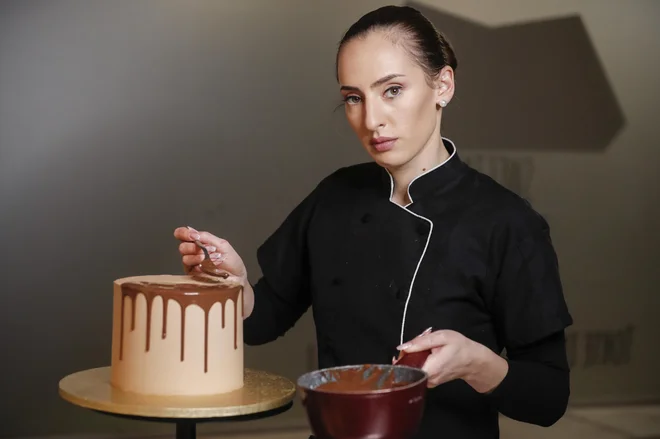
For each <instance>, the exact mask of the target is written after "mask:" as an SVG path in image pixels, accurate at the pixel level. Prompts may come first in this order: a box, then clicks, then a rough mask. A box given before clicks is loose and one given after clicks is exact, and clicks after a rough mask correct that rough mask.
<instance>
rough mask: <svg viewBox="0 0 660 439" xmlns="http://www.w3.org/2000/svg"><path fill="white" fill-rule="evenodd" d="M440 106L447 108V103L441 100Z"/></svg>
mask: <svg viewBox="0 0 660 439" xmlns="http://www.w3.org/2000/svg"><path fill="white" fill-rule="evenodd" d="M440 106H441V107H443V108H444V107H446V106H447V101H445V100H444V99H443V100H441V101H440Z"/></svg>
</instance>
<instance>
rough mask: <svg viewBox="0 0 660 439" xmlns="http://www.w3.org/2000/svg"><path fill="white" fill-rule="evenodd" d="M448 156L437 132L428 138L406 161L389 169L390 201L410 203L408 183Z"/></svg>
mask: <svg viewBox="0 0 660 439" xmlns="http://www.w3.org/2000/svg"><path fill="white" fill-rule="evenodd" d="M448 158H449V152H447V149H446V148H445V145H444V143H443V142H442V137H441V136H440V133H438V134H437V135H434V136H433V137H432V138H431V139H429V142H428V143H427V144H426V146H424V148H422V150H421V151H420V152H419V154H417V155H416V156H415V157H414V158H413V159H412V160H410V161H409V162H408V163H406V164H404V165H402V166H400V167H398V168H393V169H389V171H390V174H392V178H393V179H394V191H393V193H392V201H393V202H395V203H397V204H399V205H402V206H405V205H407V204H410V202H411V201H412V200H410V198H409V197H408V186H410V183H411V182H412V181H413V180H414V179H415V178H417V177H418V176H420V175H422V174H423V173H425V172H427V171H428V170H430V169H432V168H434V167H436V166H438V165H439V164H440V163H442V162H444V161H445V160H447V159H448Z"/></svg>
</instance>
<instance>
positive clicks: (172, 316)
mask: <svg viewBox="0 0 660 439" xmlns="http://www.w3.org/2000/svg"><path fill="white" fill-rule="evenodd" d="M113 288H114V291H113V333H112V362H111V384H112V386H114V387H116V388H118V389H121V390H124V391H129V392H135V393H142V394H153V395H205V394H217V393H226V392H230V391H232V390H236V389H239V388H241V387H242V386H243V369H244V368H243V358H244V355H243V312H244V311H243V291H242V287H241V286H240V285H239V284H236V283H233V282H232V281H228V280H225V279H210V278H208V277H204V276H183V275H182V276H176V275H155V276H134V277H128V278H123V279H117V280H116V281H115V282H114V286H113Z"/></svg>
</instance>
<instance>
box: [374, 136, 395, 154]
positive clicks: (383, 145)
mask: <svg viewBox="0 0 660 439" xmlns="http://www.w3.org/2000/svg"><path fill="white" fill-rule="evenodd" d="M396 140H397V139H396V137H375V138H373V139H371V141H370V142H369V143H370V144H371V146H373V147H374V149H375V150H376V151H378V152H384V151H389V150H390V149H392V148H393V147H394V143H395V142H396Z"/></svg>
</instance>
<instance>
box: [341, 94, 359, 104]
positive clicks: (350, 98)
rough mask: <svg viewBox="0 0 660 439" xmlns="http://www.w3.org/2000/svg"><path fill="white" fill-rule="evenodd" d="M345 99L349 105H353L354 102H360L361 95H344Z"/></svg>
mask: <svg viewBox="0 0 660 439" xmlns="http://www.w3.org/2000/svg"><path fill="white" fill-rule="evenodd" d="M343 100H344V102H346V103H347V104H349V105H353V104H357V103H358V102H360V97H359V96H355V95H348V96H346V97H344V99H343Z"/></svg>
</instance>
